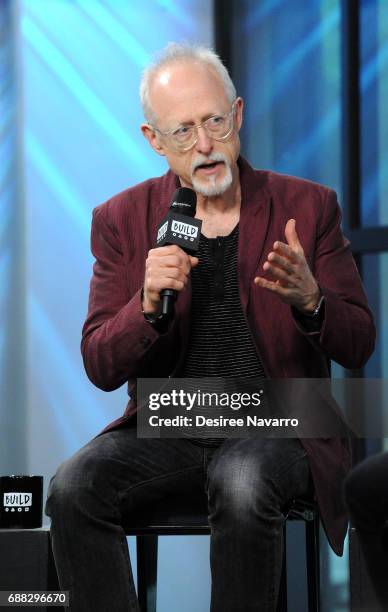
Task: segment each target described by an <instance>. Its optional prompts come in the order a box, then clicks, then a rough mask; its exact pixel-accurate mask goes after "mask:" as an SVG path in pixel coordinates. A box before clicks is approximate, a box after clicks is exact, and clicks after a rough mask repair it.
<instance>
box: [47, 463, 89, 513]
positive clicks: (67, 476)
mask: <svg viewBox="0 0 388 612" xmlns="http://www.w3.org/2000/svg"><path fill="white" fill-rule="evenodd" d="M88 463H91V465H88ZM94 470H95V466H93V464H92V462H88V461H87V460H85V458H83V457H82V456H79V454H78V453H77V454H76V455H75V456H73V457H71V458H70V459H68V460H67V461H64V462H63V463H62V464H61V465H60V466H59V467H58V469H57V471H56V473H55V474H54V476H53V477H52V478H51V480H50V484H49V488H48V492H47V500H46V508H45V511H46V514H47V515H48V516H50V517H51V518H53V517H54V516H55V515H58V516H59V515H61V514H65V513H66V514H68V513H69V512H71V511H72V510H73V509H75V508H76V507H77V506H78V505H79V503H80V500H82V503H83V504H85V503H87V499H88V497H89V495H88V492H90V491H91V489H92V482H93V472H94Z"/></svg>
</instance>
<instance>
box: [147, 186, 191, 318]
mask: <svg viewBox="0 0 388 612" xmlns="http://www.w3.org/2000/svg"><path fill="white" fill-rule="evenodd" d="M196 209H197V195H196V193H195V191H193V190H192V189H188V188H187V187H181V188H180V189H177V190H176V191H175V193H174V195H173V197H172V201H171V206H170V210H169V211H168V213H167V215H166V216H165V217H164V219H163V221H162V222H161V223H160V225H159V227H158V233H157V237H156V246H158V247H160V246H166V245H168V244H176V245H177V246H179V247H181V249H183V250H184V251H186V253H188V254H189V255H195V253H197V251H198V249H199V239H200V233H201V226H202V221H200V220H199V219H194V215H195V212H196ZM160 297H161V300H162V309H161V316H163V317H165V318H170V317H172V316H173V315H174V304H175V300H176V297H177V292H176V291H175V289H163V290H162V291H161V292H160Z"/></svg>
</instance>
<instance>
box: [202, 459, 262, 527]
mask: <svg viewBox="0 0 388 612" xmlns="http://www.w3.org/2000/svg"><path fill="white" fill-rule="evenodd" d="M208 497H209V508H210V509H213V510H216V511H222V512H223V513H226V514H228V515H231V516H234V517H236V518H238V519H239V520H240V521H242V520H244V518H245V519H246V520H249V518H250V517H253V516H257V515H258V514H260V513H265V510H266V508H270V507H272V506H273V500H274V496H273V494H272V492H271V487H270V485H269V483H268V482H266V481H265V479H264V478H263V477H262V474H261V473H260V470H259V469H258V468H257V465H250V464H249V462H246V463H244V462H241V461H238V462H234V461H233V460H232V461H230V462H228V464H227V465H226V466H225V469H223V468H222V467H221V466H218V467H217V469H216V470H215V471H214V473H213V474H212V476H211V477H210V478H209V481H208Z"/></svg>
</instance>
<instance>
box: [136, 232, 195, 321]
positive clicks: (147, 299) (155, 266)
mask: <svg viewBox="0 0 388 612" xmlns="http://www.w3.org/2000/svg"><path fill="white" fill-rule="evenodd" d="M197 264H198V257H193V256H191V255H188V254H187V253H185V252H184V251H183V250H182V249H181V248H180V247H178V246H177V245H175V244H173V245H169V246H163V247H158V248H156V249H151V250H150V251H149V252H148V257H147V259H146V263H145V269H146V271H145V278H144V292H143V302H142V308H143V311H144V312H145V313H146V314H155V313H157V312H159V309H160V292H161V291H162V290H163V289H175V291H182V289H183V288H184V287H185V286H186V285H187V281H188V278H189V275H190V272H191V269H192V268H194V267H195V266H196V265H197Z"/></svg>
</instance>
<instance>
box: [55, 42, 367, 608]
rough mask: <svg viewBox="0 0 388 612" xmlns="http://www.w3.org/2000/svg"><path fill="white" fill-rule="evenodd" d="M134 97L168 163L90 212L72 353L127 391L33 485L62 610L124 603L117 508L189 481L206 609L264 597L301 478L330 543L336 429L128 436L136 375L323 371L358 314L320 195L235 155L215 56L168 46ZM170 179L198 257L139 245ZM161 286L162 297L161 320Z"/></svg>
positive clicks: (361, 308) (100, 382)
mask: <svg viewBox="0 0 388 612" xmlns="http://www.w3.org/2000/svg"><path fill="white" fill-rule="evenodd" d="M141 98H142V104H143V108H144V113H145V118H146V120H147V122H146V123H144V124H143V125H142V127H141V129H142V132H143V134H144V136H145V137H146V138H147V140H148V141H149V143H150V145H151V146H152V147H153V149H154V150H155V151H156V152H157V153H158V154H160V155H164V156H165V157H166V160H167V162H168V165H169V167H170V170H169V172H167V174H166V175H164V176H163V177H161V178H156V179H150V180H149V181H146V182H144V183H142V184H140V185H137V186H135V187H133V188H131V189H129V190H127V191H125V192H123V193H121V194H119V195H118V196H115V197H114V198H112V199H111V200H109V201H108V202H106V203H105V204H103V205H102V206H100V207H98V208H97V209H96V210H95V211H94V217H93V225H92V250H93V253H94V255H95V257H96V263H95V265H94V274H93V278H92V281H91V288H90V300H89V313H88V317H87V320H86V323H85V326H84V330H83V338H82V352H83V357H84V363H85V368H86V371H87V373H88V376H89V378H90V379H91V380H92V381H93V382H94V383H95V384H96V385H97V386H98V387H100V388H102V389H104V390H106V391H108V390H112V389H116V388H117V387H119V386H121V385H122V384H124V383H125V382H127V381H128V382H129V394H130V398H131V399H130V402H129V405H128V407H127V411H126V413H125V415H124V417H122V418H121V419H118V420H117V421H115V422H114V423H113V424H111V425H110V426H108V427H107V428H106V429H105V430H104V432H103V435H100V436H98V437H97V438H95V439H94V440H92V441H91V442H90V443H89V444H87V445H86V446H85V447H84V448H83V449H81V450H80V451H79V452H78V453H77V454H76V455H75V456H74V457H72V458H71V459H69V460H68V461H66V462H65V463H64V464H63V465H62V466H60V468H59V470H58V472H57V474H56V476H55V477H54V479H53V481H52V483H51V486H50V491H49V496H48V503H47V511H48V514H49V515H50V516H51V518H52V538H53V547H54V554H55V559H56V563H57V567H58V572H59V577H60V584H61V587H62V588H64V589H70V593H71V598H72V609H74V610H86V609H90V610H107V609H112V610H123V611H124V610H138V605H137V602H136V597H135V593H134V588H133V583H132V578H131V572H130V565H129V559H128V553H127V548H126V545H125V539H124V532H123V529H122V527H121V524H122V521H123V520H124V518H125V517H126V519H127V522H128V517H131V515H133V514H135V513H136V511H139V509H141V508H146V507H147V506H149V505H151V504H155V503H157V502H158V500H161V499H163V498H165V497H166V496H171V495H174V496H175V497H176V496H180V495H181V496H192V498H193V499H194V498H195V497H197V496H199V495H202V494H203V490H204V489H206V494H207V496H208V506H209V522H210V525H211V531H212V535H211V552H210V562H211V573H212V593H211V610H212V612H239V611H241V612H248V611H249V610H252V611H253V610H260V611H265V610H274V609H275V608H276V599H277V591H278V586H279V577H280V569H281V561H282V525H283V522H284V520H285V517H284V513H283V512H284V509H285V508H286V507H287V504H288V503H289V501H290V500H291V499H292V498H294V497H300V496H308V495H309V494H311V488H312V482H313V484H314V489H315V495H316V497H317V499H318V502H319V507H320V512H321V516H322V519H323V523H324V526H325V528H326V532H327V534H328V537H329V540H330V542H331V545H332V547H333V548H334V550H335V551H336V552H337V553H338V554H341V553H342V546H343V538H344V535H345V529H346V519H345V514H344V509H343V506H342V502H341V494H340V491H341V483H342V479H343V477H344V475H345V473H346V471H347V469H348V466H349V463H350V458H349V450H348V446H347V443H346V441H344V440H342V439H340V438H337V439H333V440H328V439H323V440H311V439H306V440H301V441H299V440H297V439H276V438H268V439H265V438H262V437H257V438H255V437H252V438H249V439H228V440H225V441H221V443H220V444H218V446H217V445H216V443H215V442H214V441H213V443H212V441H209V440H206V439H204V440H203V439H201V438H198V439H194V440H190V439H175V440H174V439H137V437H136V431H135V429H134V427H133V422H134V415H135V413H136V401H135V393H134V390H135V385H136V378H137V377H154V376H155V377H156V376H157V377H163V376H168V375H172V376H178V375H180V376H190V377H192V376H207V375H211V376H214V375H218V376H238V377H245V376H246V377H250V376H262V377H264V376H267V377H271V378H288V377H289V378H292V377H295V378H301V377H326V376H328V369H327V360H328V359H334V360H336V361H338V362H339V363H341V364H342V365H343V366H345V367H351V368H353V367H360V366H361V365H362V364H363V363H365V361H366V360H367V359H368V357H369V356H370V354H371V352H372V350H373V345H374V326H373V321H372V316H371V313H370V311H369V309H368V307H367V303H366V298H365V295H364V293H363V290H362V287H361V283H360V279H359V276H358V274H357V270H356V267H355V264H354V262H353V259H352V257H351V253H350V250H349V243H348V242H347V241H346V240H344V238H343V236H342V234H341V231H340V227H339V224H340V213H339V209H338V205H337V203H336V198H335V194H334V192H332V191H331V190H329V189H327V188H325V187H322V186H320V185H316V184H313V183H311V182H308V181H303V180H300V179H295V178H291V177H285V176H280V175H277V174H274V173H272V172H263V171H255V170H253V169H252V168H251V167H250V166H249V164H248V163H247V162H246V161H245V160H244V159H243V158H242V157H240V142H239V129H240V127H241V124H242V117H243V101H242V99H241V98H240V97H237V96H236V92H235V89H234V86H233V83H232V82H231V80H230V77H229V75H228V73H227V71H226V70H225V68H224V67H223V65H222V64H221V62H220V61H219V59H218V58H217V56H215V55H214V54H213V53H212V52H211V51H210V50H208V49H204V48H198V47H188V46H184V45H183V46H180V45H170V46H169V47H168V48H167V49H166V50H165V51H164V53H162V55H161V57H160V59H159V61H158V62H157V63H156V64H155V65H154V66H151V67H150V68H149V69H148V70H147V71H146V72H145V74H144V75H143V80H142V85H141ZM179 186H184V187H189V188H192V189H194V190H195V191H196V194H197V213H196V216H197V217H198V218H199V219H201V220H202V235H201V242H200V250H199V253H198V257H192V256H189V255H187V254H186V253H185V252H184V251H182V250H181V249H180V248H178V247H177V246H164V247H160V248H153V247H154V243H155V236H156V230H157V226H158V224H159V223H160V221H161V219H162V218H163V217H164V215H165V214H166V212H167V210H168V208H169V203H170V199H171V195H172V194H173V192H174V191H175V189H176V188H177V187H179ZM284 237H285V240H284ZM165 288H172V289H175V290H176V291H177V292H178V299H177V303H176V312H175V317H174V319H173V320H172V321H171V322H170V324H169V325H168V327H167V328H166V329H162V328H161V327H160V321H159V317H158V315H159V309H160V292H161V291H162V290H163V289H165ZM128 585H129V588H128ZM112 598H113V599H112Z"/></svg>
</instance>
